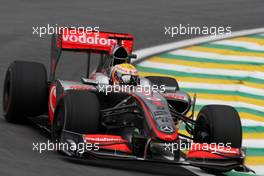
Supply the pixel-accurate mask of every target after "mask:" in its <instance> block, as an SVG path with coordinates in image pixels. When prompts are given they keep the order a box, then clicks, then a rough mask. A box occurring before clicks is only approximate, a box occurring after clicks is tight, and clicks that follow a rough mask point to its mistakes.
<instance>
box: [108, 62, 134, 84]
mask: <svg viewBox="0 0 264 176" xmlns="http://www.w3.org/2000/svg"><path fill="white" fill-rule="evenodd" d="M111 81H112V83H113V84H126V85H137V84H138V83H139V76H138V71H137V69H136V68H135V67H134V66H133V65H131V64H128V63H123V64H118V65H115V66H114V67H113V68H112V71H111Z"/></svg>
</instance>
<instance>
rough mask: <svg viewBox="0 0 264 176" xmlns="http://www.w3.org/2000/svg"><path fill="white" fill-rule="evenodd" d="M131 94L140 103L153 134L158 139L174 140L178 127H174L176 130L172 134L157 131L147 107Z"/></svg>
mask: <svg viewBox="0 0 264 176" xmlns="http://www.w3.org/2000/svg"><path fill="white" fill-rule="evenodd" d="M132 96H133V97H134V98H135V99H136V100H137V101H138V102H139V103H140V105H141V107H142V108H143V110H144V112H145V114H146V116H147V118H148V120H149V122H150V125H151V127H152V129H153V131H154V133H155V135H156V136H157V137H158V138H159V139H161V140H164V141H175V140H176V139H177V137H178V129H176V131H175V132H174V133H172V134H166V133H163V132H161V131H159V129H157V126H156V125H155V122H154V121H153V119H152V116H151V114H150V112H149V109H148V108H147V106H146V105H145V103H144V102H143V101H142V100H141V99H140V98H139V97H138V96H136V95H133V94H132Z"/></svg>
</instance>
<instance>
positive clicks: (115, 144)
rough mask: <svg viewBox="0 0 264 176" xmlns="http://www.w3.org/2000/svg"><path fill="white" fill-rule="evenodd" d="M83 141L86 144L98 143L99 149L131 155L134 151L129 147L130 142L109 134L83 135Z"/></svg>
mask: <svg viewBox="0 0 264 176" xmlns="http://www.w3.org/2000/svg"><path fill="white" fill-rule="evenodd" d="M83 140H84V142H86V143H92V144H94V143H98V144H99V149H100V148H101V149H108V150H115V151H121V152H126V153H131V152H132V151H131V150H130V148H129V147H128V145H127V143H128V141H127V140H125V139H123V138H122V137H121V136H118V135H108V134H86V135H83Z"/></svg>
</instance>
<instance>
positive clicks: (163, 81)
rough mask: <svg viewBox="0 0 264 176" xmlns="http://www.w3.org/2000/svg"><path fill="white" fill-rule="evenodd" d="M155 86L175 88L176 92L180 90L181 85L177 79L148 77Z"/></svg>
mask: <svg viewBox="0 0 264 176" xmlns="http://www.w3.org/2000/svg"><path fill="white" fill-rule="evenodd" d="M146 78H147V79H149V80H150V81H151V82H152V83H153V84H155V85H157V86H162V85H164V86H168V87H175V88H176V90H179V89H180V88H179V85H178V82H177V80H176V79H174V78H171V77H163V76H146Z"/></svg>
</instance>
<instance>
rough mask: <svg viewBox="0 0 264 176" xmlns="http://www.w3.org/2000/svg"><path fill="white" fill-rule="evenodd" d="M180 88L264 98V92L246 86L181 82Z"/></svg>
mask: <svg viewBox="0 0 264 176" xmlns="http://www.w3.org/2000/svg"><path fill="white" fill-rule="evenodd" d="M179 86H180V87H182V88H193V89H204V90H223V91H237V92H243V93H248V94H251V95H261V96H264V90H263V89H258V88H252V87H248V86H245V85H242V84H241V85H238V84H208V83H198V82H179Z"/></svg>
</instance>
